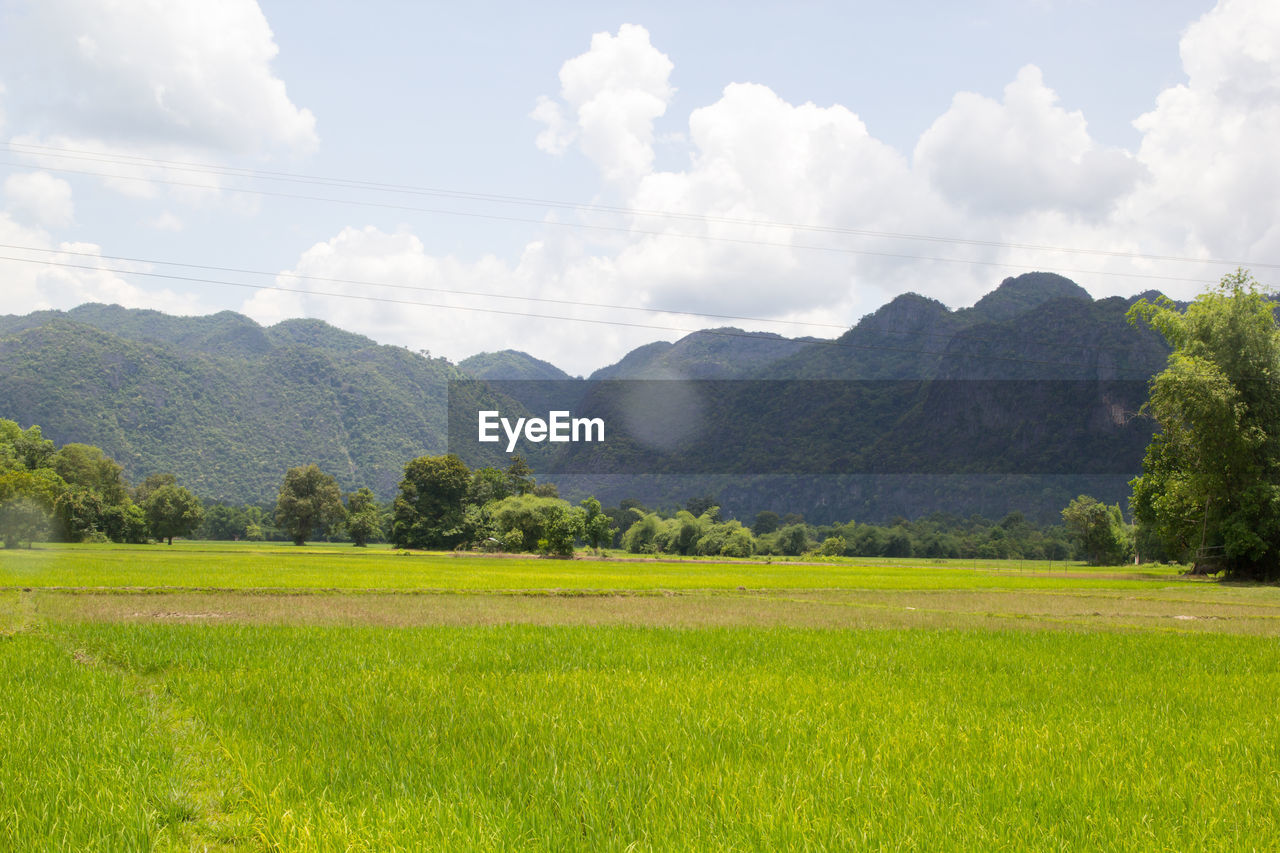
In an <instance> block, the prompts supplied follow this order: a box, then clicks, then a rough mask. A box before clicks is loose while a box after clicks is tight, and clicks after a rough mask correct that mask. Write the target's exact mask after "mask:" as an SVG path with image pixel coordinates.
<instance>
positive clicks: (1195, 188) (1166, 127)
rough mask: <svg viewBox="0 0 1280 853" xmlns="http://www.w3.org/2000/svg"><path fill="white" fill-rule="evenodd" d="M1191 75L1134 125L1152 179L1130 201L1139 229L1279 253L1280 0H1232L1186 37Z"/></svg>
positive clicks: (1267, 255)
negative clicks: (1275, 1)
mask: <svg viewBox="0 0 1280 853" xmlns="http://www.w3.org/2000/svg"><path fill="white" fill-rule="evenodd" d="M1180 47H1181V54H1182V62H1183V67H1184V68H1185V69H1186V71H1187V75H1188V81H1187V83H1186V84H1184V85H1179V86H1174V87H1172V88H1170V89H1166V90H1165V91H1164V92H1162V93H1161V94H1160V96H1159V97H1158V98H1157V100H1156V106H1155V109H1153V110H1152V111H1151V112H1149V113H1147V114H1145V115H1143V116H1141V117H1140V118H1138V119H1137V120H1136V121H1135V122H1134V124H1135V126H1136V127H1137V128H1138V129H1139V130H1140V131H1142V134H1143V138H1142V144H1141V147H1140V148H1139V151H1138V158H1139V159H1140V160H1141V161H1142V163H1143V164H1144V165H1145V166H1146V168H1147V169H1148V170H1149V171H1150V173H1151V176H1152V177H1151V180H1150V181H1149V182H1148V183H1147V184H1146V185H1144V186H1143V187H1141V188H1140V189H1139V191H1138V192H1136V193H1135V194H1134V196H1133V198H1132V199H1130V202H1129V207H1130V210H1129V211H1128V213H1129V216H1130V217H1131V219H1132V222H1133V225H1134V227H1143V228H1144V229H1145V230H1146V231H1148V232H1152V233H1155V234H1158V235H1159V236H1160V237H1162V238H1163V239H1164V240H1166V241H1167V242H1169V243H1170V244H1172V245H1175V246H1177V247H1179V249H1180V250H1182V251H1187V252H1196V253H1201V254H1208V255H1216V256H1219V257H1222V256H1228V257H1245V258H1258V259H1262V260H1272V261H1274V259H1275V258H1276V257H1278V256H1280V168H1277V165H1276V151H1277V150H1280V6H1277V5H1276V4H1275V3H1271V2H1267V0H1254V2H1247V0H1245V2H1242V0H1234V1H1233V0H1228V2H1223V3H1220V4H1219V5H1218V6H1217V7H1215V8H1214V9H1213V10H1212V11H1211V12H1209V13H1208V14H1206V15H1205V16H1204V17H1202V18H1201V19H1200V20H1199V21H1197V22H1196V23H1195V24H1193V25H1192V26H1191V27H1190V28H1188V30H1187V32H1186V34H1185V35H1184V36H1183V38H1182V42H1181V45H1180Z"/></svg>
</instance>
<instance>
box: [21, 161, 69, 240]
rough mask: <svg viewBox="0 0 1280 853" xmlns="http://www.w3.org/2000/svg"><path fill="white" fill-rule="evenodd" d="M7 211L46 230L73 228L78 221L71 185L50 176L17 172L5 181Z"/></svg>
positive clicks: (44, 173)
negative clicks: (75, 221)
mask: <svg viewBox="0 0 1280 853" xmlns="http://www.w3.org/2000/svg"><path fill="white" fill-rule="evenodd" d="M4 202H5V209H6V210H8V211H9V213H10V214H12V215H13V216H14V217H16V218H17V219H19V220H22V221H24V222H29V223H31V224H33V225H36V226H39V227H42V228H55V227H61V226H66V225H70V224H71V223H72V222H73V221H74V220H75V204H74V202H73V201H72V200H71V185H70V184H68V183H67V182H66V181H64V180H62V179H61V178H55V177H54V176H53V175H50V174H49V173H48V172H15V173H14V174H12V175H9V176H8V177H7V178H5V181H4Z"/></svg>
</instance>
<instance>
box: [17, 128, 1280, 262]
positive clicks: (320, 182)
mask: <svg viewBox="0 0 1280 853" xmlns="http://www.w3.org/2000/svg"><path fill="white" fill-rule="evenodd" d="M5 144H6V147H8V148H9V150H11V151H13V152H15V153H17V154H22V155H26V156H44V157H50V156H52V157H61V158H64V159H75V160H85V161H90V162H99V163H117V164H122V165H135V166H139V165H141V166H151V167H158V168H166V169H173V170H177V171H187V172H194V173H197V174H209V175H217V176H223V177H245V178H256V179H265V180H275V181H285V182H289V183H298V184H305V185H313V186H328V187H334V188H342V189H371V190H375V191H378V192H391V193H400V194H411V195H422V196H432V197H441V198H452V199H459V200H467V201H481V202H488V203H500V204H514V205H527V206H528V205H531V206H538V207H555V208H562V209H571V210H578V211H587V212H596V213H612V214H622V215H628V216H644V217H656V218H664V219H673V220H681V221H688V222H703V223H717V224H730V225H742V226H749V227H764V228H780V229H786V230H791V231H805V232H812V233H821V234H835V235H846V236H858V237H874V238H879V239H893V240H914V241H924V242H932V243H943V244H951V245H966V246H981V247H989V248H1003V249H1019V250H1027V251H1039V252H1060V253H1068V254H1078V255H1092V256H1097V257H1110V258H1125V259H1131V260H1149V261H1164V262H1174V263H1195V264H1210V265H1220V266H1237V267H1248V268H1251V269H1280V264H1277V263H1266V262H1262V261H1246V260H1230V259H1224V258H1193V257H1186V256H1178V255H1158V254H1150V253H1143V252H1123V251H1116V250H1108V249H1089V248H1078V247H1067V246H1053V245H1046V244H1038V243H1014V242H1006V241H999V240H978V239H972V238H964V237H949V236H941V235H932V234H912V233H902V232H891V231H876V230H870V229H860V228H849V227H842V226H833V225H814V224H805V223H793V222H780V221H775V220H767V219H747V218H737V217H724V216H711V215H707V214H692V213H681V212H677V211H661V210H646V209H642V208H631V207H622V206H612V205H602V204H588V203H576V202H566V201H560V200H554V199H542V198H532V197H527V196H511V195H501V194H496V193H476V192H467V191H462V190H448V189H441V188H435V187H420V186H413V185H408V184H394V183H380V182H374V181H363V180H355V179H348V178H331V177H323V176H317V175H305V174H298V173H293V172H277V171H269V170H260V169H245V168H239V167H231V166H220V165H217V164H213V163H193V162H190V161H178V160H162V159H158V158H153V157H141V156H136V155H126V154H112V153H107V152H92V151H85V150H81V149H72V148H55V147H52V146H44V145H34V144H29V143H13V142H9V143H5ZM3 165H10V166H19V165H21V164H17V163H4V164H3ZM44 168H48V169H49V170H50V171H57V172H64V173H67V174H78V175H87V176H91V177H100V178H110V179H117V180H133V181H144V182H148V183H162V184H168V185H173V186H184V187H191V188H197V189H208V190H225V191H228V192H243V193H251V194H257V195H267V196H275V197H282V198H295V199H300V200H305V201H329V202H333V203H339V204H359V205H365V206H372V207H386V208H390V209H397V210H409V211H417V212H423V213H432V214H447V215H458V216H477V217H482V218H491V219H499V220H506V221H515V222H534V223H538V224H557V225H567V226H569V227H590V228H597V229H607V230H614V231H624V232H627V233H639V234H645V235H650V236H681V237H700V238H703V239H711V240H717V239H724V240H732V238H717V237H712V236H710V235H688V234H675V235H673V234H670V233H669V232H653V231H643V230H637V229H632V228H624V227H610V226H600V225H585V224H580V223H548V222H546V221H544V220H541V219H538V220H533V219H527V218H516V217H506V216H497V215H488V216H486V215H483V214H475V213H466V212H461V211H448V210H438V209H429V208H415V207H408V206H403V205H391V204H384V203H378V202H362V201H358V200H351V199H335V198H326V197H312V196H302V195H295V194H290V193H278V192H271V191H265V190H251V189H247V188H242V187H223V186H219V185H210V184H193V183H189V182H183V181H174V180H170V179H165V178H153V177H143V176H136V175H111V174H107V173H103V172H93V171H89V170H79V169H68V168H60V167H54V166H47V165H46V166H44ZM734 242H753V243H757V244H759V245H772V246H781V247H787V248H803V249H816V250H826V251H847V252H849V253H852V254H868V255H880V256H885V257H896V258H907V259H919V260H933V261H943V262H949V263H985V264H990V265H993V266H1009V267H1015V266H1016V265H1011V264H1000V263H997V262H984V261H973V260H967V259H955V258H931V257H923V256H915V255H900V254H890V253H880V252H867V251H858V250H853V249H844V250H841V249H839V248H836V247H824V246H805V245H796V244H791V243H770V242H765V241H750V240H748V241H734ZM1019 268H1023V269H1029V267H1019ZM1067 271H1068V272H1076V273H1086V272H1087V273H1090V274H1094V275H1124V273H1108V272H1104V271H1087V270H1067ZM1144 277H1148V278H1166V279H1168V280H1175V281H1196V282H1200V281H1202V280H1201V279H1185V278H1173V277H1166V276H1144Z"/></svg>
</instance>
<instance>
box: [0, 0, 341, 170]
mask: <svg viewBox="0 0 1280 853" xmlns="http://www.w3.org/2000/svg"><path fill="white" fill-rule="evenodd" d="M14 23H15V24H16V26H17V28H18V29H19V30H20V31H21V37H19V38H12V39H11V43H12V44H13V45H14V46H15V47H17V48H18V50H19V51H20V55H17V56H13V57H11V59H10V62H9V63H7V64H11V65H15V66H17V68H18V74H19V75H20V78H19V79H20V81H21V87H20V90H19V91H20V94H21V95H22V98H21V101H20V102H19V108H20V109H21V115H20V116H17V118H18V119H19V123H20V124H21V125H22V126H24V127H26V128H29V129H30V132H34V133H38V134H39V135H41V136H55V135H58V136H65V137H69V138H73V139H82V140H93V141H98V142H101V143H103V144H106V145H111V146H121V147H141V148H150V147H153V146H159V147H179V148H189V149H199V150H209V151H213V152H219V153H231V154H252V155H260V154H269V153H277V152H284V153H290V154H299V153H307V152H309V151H310V150H312V149H313V148H315V146H316V144H317V141H318V140H317V137H316V132H315V117H314V116H313V115H312V114H311V113H310V112H309V111H307V110H305V109H300V108H298V107H297V106H295V105H294V104H293V103H292V101H290V100H289V96H288V94H287V92H286V90H285V84H284V82H283V81H282V80H280V79H279V78H278V77H277V76H276V75H275V73H274V71H273V70H272V68H271V62H272V60H273V59H274V58H275V56H276V53H277V52H278V48H277V47H276V44H275V40H274V37H273V35H272V33H271V29H270V27H269V26H268V25H267V21H266V18H265V17H264V16H263V14H262V10H261V9H259V8H258V5H257V3H256V2H254V0H225V1H224V2H217V3H207V2H202V0H118V2H113V3H100V2H96V0H42V2H40V3H36V4H31V5H29V6H27V7H26V10H25V13H24V14H22V15H20V16H17V17H16V18H15V19H14ZM11 73H12V72H11Z"/></svg>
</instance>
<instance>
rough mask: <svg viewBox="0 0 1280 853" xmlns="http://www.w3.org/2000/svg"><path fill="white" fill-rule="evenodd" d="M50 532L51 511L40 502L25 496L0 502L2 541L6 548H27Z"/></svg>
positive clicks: (0, 533) (0, 532)
mask: <svg viewBox="0 0 1280 853" xmlns="http://www.w3.org/2000/svg"><path fill="white" fill-rule="evenodd" d="M48 532H49V510H48V508H47V507H46V506H44V505H43V504H42V503H41V502H40V501H38V500H36V499H35V498H30V497H27V496H25V495H17V496H14V497H9V498H6V499H3V500H0V540H3V541H4V547H6V548H17V547H18V546H20V545H21V544H23V543H24V542H25V543H26V545H27V547H28V548H30V547H31V543H32V542H34V541H36V540H37V539H43V538H44V537H45V536H46V535H48Z"/></svg>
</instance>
